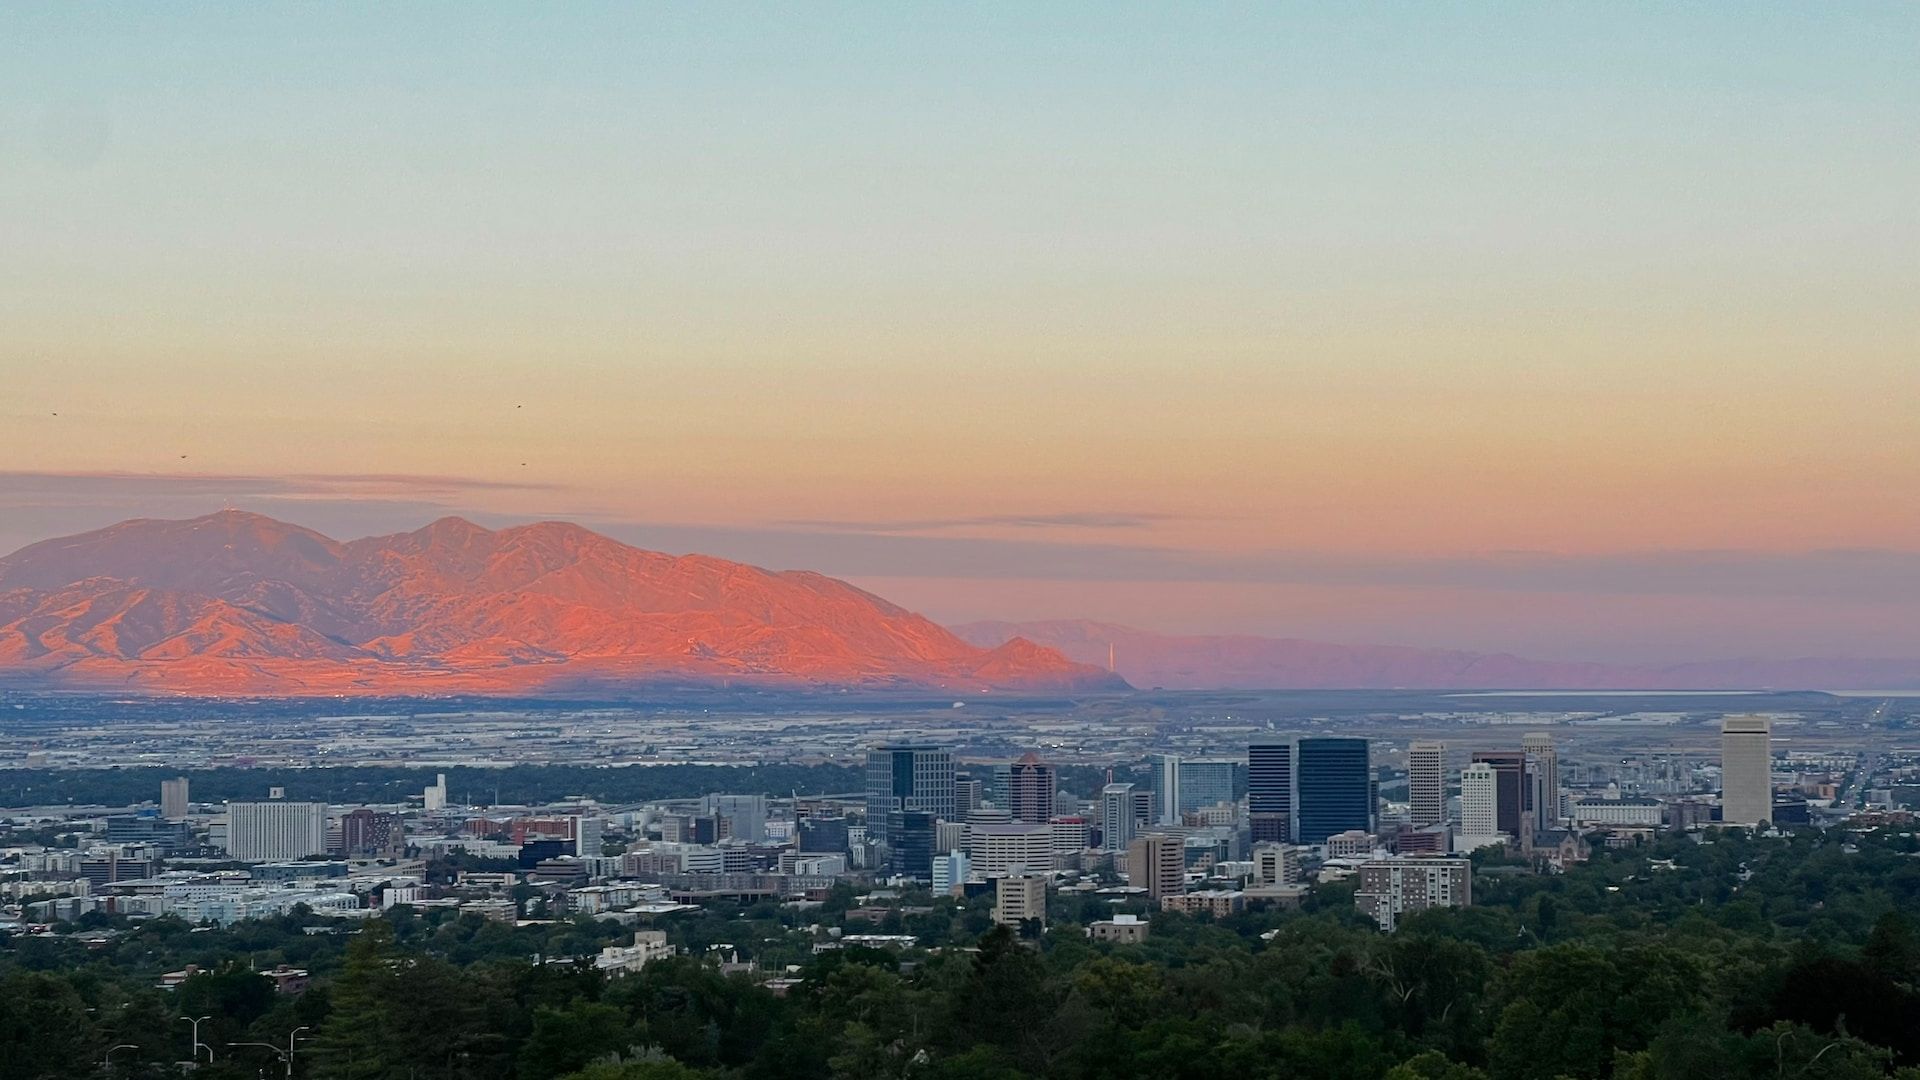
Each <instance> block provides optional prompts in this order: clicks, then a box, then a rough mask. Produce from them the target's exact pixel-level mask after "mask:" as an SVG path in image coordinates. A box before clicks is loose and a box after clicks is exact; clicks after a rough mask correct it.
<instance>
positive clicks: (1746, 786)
mask: <svg viewBox="0 0 1920 1080" xmlns="http://www.w3.org/2000/svg"><path fill="white" fill-rule="evenodd" d="M1720 820H1721V822H1723V823H1724V824H1727V825H1766V824H1770V823H1772V821H1773V722H1772V721H1771V720H1768V719H1767V718H1766V717H1764V716H1729V717H1727V718H1726V719H1725V720H1722V721H1721V722H1720Z"/></svg>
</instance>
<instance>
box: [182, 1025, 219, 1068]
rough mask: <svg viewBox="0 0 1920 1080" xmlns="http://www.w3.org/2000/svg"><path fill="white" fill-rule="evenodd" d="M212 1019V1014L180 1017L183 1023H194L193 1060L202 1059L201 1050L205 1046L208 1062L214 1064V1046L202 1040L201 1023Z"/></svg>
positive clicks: (191, 1052)
mask: <svg viewBox="0 0 1920 1080" xmlns="http://www.w3.org/2000/svg"><path fill="white" fill-rule="evenodd" d="M211 1019H213V1017H211V1016H183V1017H181V1018H180V1022H181V1023H183V1024H192V1025H193V1048H192V1050H191V1051H190V1055H191V1056H192V1058H193V1060H195V1061H199V1060H200V1051H201V1050H202V1049H203V1048H204V1049H205V1050H206V1052H207V1064H209V1065H211V1064H213V1047H211V1046H208V1045H207V1044H206V1043H203V1042H201V1041H200V1025H201V1024H204V1023H206V1022H207V1021H209V1020H211Z"/></svg>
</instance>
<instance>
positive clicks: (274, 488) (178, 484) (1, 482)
mask: <svg viewBox="0 0 1920 1080" xmlns="http://www.w3.org/2000/svg"><path fill="white" fill-rule="evenodd" d="M562 490H566V489H565V486H564V485H560V484H545V483H537V482H518V481H511V480H483V479H479V478H476V477H467V476H435V475H422V474H414V473H289V474H282V475H248V474H243V473H141V472H111V471H100V472H36V471H29V470H4V471H0V506H13V505H25V504H26V502H27V501H28V500H31V502H32V504H34V505H47V504H48V503H49V502H54V503H84V502H87V501H90V500H94V499H99V498H102V497H109V496H111V497H120V498H128V499H152V498H168V497H180V496H196V495H220V496H227V497H235V498H248V497H253V496H261V495H266V496H278V497H282V498H297V497H303V496H306V497H317V498H338V497H342V496H362V497H373V498H377V497H379V496H381V495H392V496H394V497H396V498H399V497H409V496H411V497H421V496H427V495H446V496H455V495H459V494H461V493H463V492H470V491H471V492H486V491H562Z"/></svg>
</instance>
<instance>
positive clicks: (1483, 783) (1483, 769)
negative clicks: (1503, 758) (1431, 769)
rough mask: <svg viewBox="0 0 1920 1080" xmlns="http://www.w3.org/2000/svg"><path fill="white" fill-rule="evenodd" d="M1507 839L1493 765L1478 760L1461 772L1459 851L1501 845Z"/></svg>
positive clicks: (1457, 848)
mask: <svg viewBox="0 0 1920 1080" xmlns="http://www.w3.org/2000/svg"><path fill="white" fill-rule="evenodd" d="M1506 839H1508V837H1507V836H1506V835H1505V834H1504V833H1502V832H1501V831H1500V787H1499V778H1498V776H1497V775H1496V774H1495V772H1494V769H1493V766H1492V765H1489V764H1487V763H1486V762H1484V761H1476V762H1474V763H1473V764H1471V765H1468V766H1467V767H1466V768H1464V769H1461V770H1460V831H1459V838H1458V839H1457V840H1456V841H1455V843H1454V850H1456V851H1472V850H1473V849H1474V848H1477V847H1486V846H1487V845H1489V844H1498V843H1501V842H1502V841H1504V840H1506Z"/></svg>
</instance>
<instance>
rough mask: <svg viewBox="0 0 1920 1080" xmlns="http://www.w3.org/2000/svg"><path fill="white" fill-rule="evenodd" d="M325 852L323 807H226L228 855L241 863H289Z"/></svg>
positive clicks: (272, 803)
mask: <svg viewBox="0 0 1920 1080" xmlns="http://www.w3.org/2000/svg"><path fill="white" fill-rule="evenodd" d="M326 850H327V804H326V803H317V802H287V801H285V800H282V799H270V800H267V801H266V802H230V803H228V804H227V854H229V855H231V856H233V857H234V858H236V859H239V860H241V861H242V862H290V861H292V860H295V859H304V858H306V857H307V856H309V855H321V854H324V853H325V852H326Z"/></svg>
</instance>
